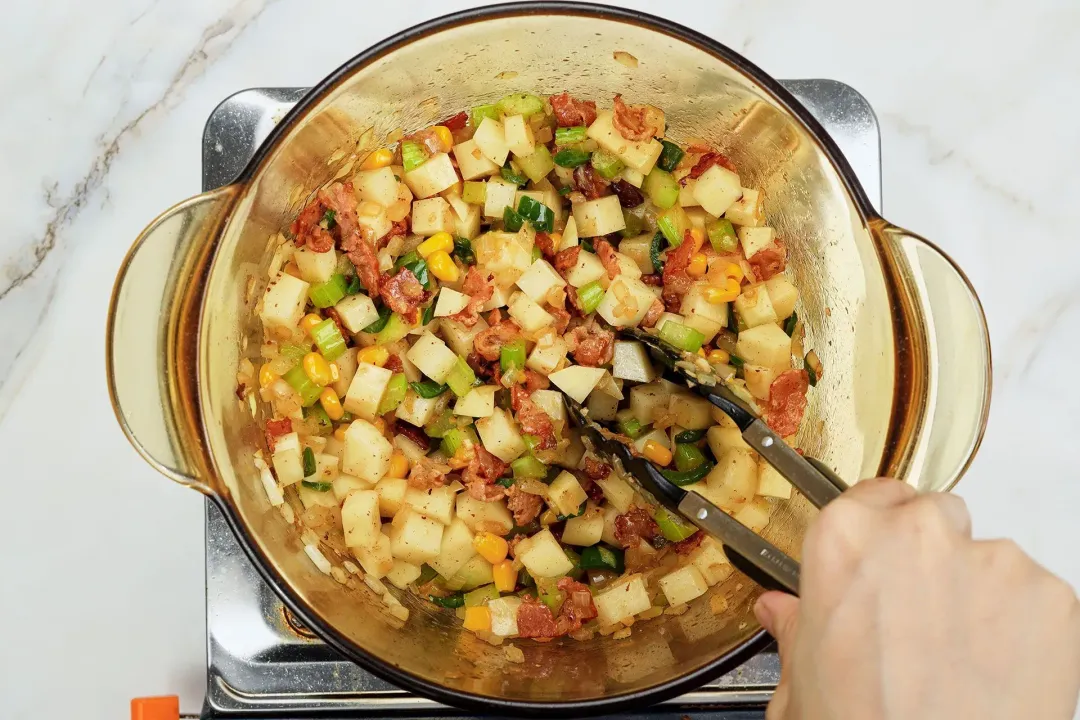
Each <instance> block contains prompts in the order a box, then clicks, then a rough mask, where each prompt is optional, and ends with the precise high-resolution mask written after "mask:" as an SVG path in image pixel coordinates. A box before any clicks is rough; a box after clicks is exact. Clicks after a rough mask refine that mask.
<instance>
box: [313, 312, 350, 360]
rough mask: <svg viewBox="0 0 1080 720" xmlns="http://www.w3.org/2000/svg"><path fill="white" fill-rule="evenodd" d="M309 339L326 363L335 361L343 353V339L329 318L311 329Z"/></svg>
mask: <svg viewBox="0 0 1080 720" xmlns="http://www.w3.org/2000/svg"><path fill="white" fill-rule="evenodd" d="M311 339H312V340H314V341H315V345H317V346H318V348H319V352H321V353H322V355H323V357H324V358H326V360H327V362H333V361H334V360H337V359H338V358H339V357H341V355H342V353H344V352H345V338H344V337H342V336H341V330H339V329H338V326H337V323H336V322H334V321H333V320H331V319H329V318H328V319H326V320H323V321H322V322H321V323H319V324H318V325H316V326H315V327H313V328H311Z"/></svg>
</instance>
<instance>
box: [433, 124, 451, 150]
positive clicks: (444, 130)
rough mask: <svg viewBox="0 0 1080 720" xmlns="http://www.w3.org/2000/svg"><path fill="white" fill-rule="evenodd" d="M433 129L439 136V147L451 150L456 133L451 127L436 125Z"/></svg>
mask: <svg viewBox="0 0 1080 720" xmlns="http://www.w3.org/2000/svg"><path fill="white" fill-rule="evenodd" d="M431 129H432V130H434V131H435V137H437V138H439V149H440V150H442V151H443V152H450V148H451V147H453V145H454V133H452V132H450V128H448V127H446V126H445V125H436V126H435V127H433V128H431Z"/></svg>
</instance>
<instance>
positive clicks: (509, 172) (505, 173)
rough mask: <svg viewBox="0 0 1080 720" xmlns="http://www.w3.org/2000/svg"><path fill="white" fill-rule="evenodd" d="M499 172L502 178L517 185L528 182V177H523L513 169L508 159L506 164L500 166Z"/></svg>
mask: <svg viewBox="0 0 1080 720" xmlns="http://www.w3.org/2000/svg"><path fill="white" fill-rule="evenodd" d="M499 174H501V175H502V177H503V180H506V181H507V182H512V183H514V184H515V185H517V186H518V187H521V186H523V185H525V184H526V183H528V182H529V178H527V177H525V176H524V175H522V174H521V173H520V172H518V171H517V170H515V169H514V167H513V166H512V165H511V164H510V161H509V160H507V161H506V164H505V165H503V166H502V170H501V171H499Z"/></svg>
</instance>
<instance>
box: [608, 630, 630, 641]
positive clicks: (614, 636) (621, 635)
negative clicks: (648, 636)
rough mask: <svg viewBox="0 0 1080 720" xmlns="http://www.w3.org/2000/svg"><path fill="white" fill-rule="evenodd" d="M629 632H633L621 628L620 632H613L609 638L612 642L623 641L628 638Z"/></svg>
mask: <svg viewBox="0 0 1080 720" xmlns="http://www.w3.org/2000/svg"><path fill="white" fill-rule="evenodd" d="M631 632H633V631H632V630H631V629H630V628H623V629H622V630H616V631H615V632H614V633H613V634H612V635H611V638H612V639H613V640H623V639H625V638H628V637H630V633H631Z"/></svg>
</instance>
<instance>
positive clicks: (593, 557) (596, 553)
mask: <svg viewBox="0 0 1080 720" xmlns="http://www.w3.org/2000/svg"><path fill="white" fill-rule="evenodd" d="M581 567H582V569H584V570H611V571H612V572H617V573H621V572H622V571H623V567H624V566H623V554H622V551H621V550H616V549H615V548H609V547H607V546H606V545H590V546H589V547H587V548H582V550H581Z"/></svg>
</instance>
